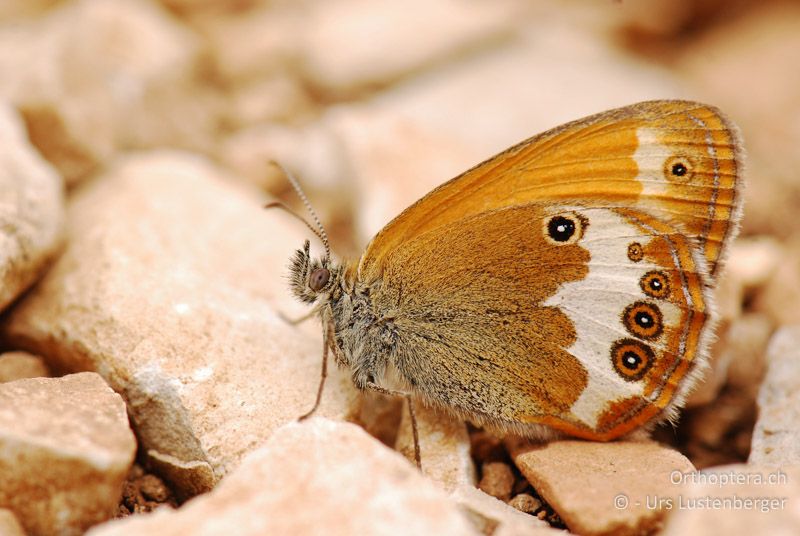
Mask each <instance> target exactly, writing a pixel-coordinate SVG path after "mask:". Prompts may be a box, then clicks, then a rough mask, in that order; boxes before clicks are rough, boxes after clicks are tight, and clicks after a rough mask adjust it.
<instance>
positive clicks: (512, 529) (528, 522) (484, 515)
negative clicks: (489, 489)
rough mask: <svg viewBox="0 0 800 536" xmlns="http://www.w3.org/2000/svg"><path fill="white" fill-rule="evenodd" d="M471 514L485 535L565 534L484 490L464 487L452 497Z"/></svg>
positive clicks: (464, 485)
mask: <svg viewBox="0 0 800 536" xmlns="http://www.w3.org/2000/svg"><path fill="white" fill-rule="evenodd" d="M450 496H451V497H452V498H453V499H455V500H456V501H458V503H459V504H460V505H461V506H462V507H463V508H464V509H466V511H467V512H468V513H469V514H470V520H471V521H472V523H473V524H474V525H475V527H476V528H477V529H478V530H479V531H480V532H481V533H483V534H492V535H496V534H498V535H503V534H506V535H509V536H510V535H511V534H520V535H521V534H530V535H534V536H535V535H542V536H545V535H553V536H555V535H556V534H563V533H562V532H561V531H557V530H555V529H552V528H550V526H549V525H548V524H547V523H545V522H543V521H541V520H540V519H538V518H536V517H534V516H532V515H528V514H525V513H523V512H520V511H519V510H517V509H515V508H512V507H510V506H509V505H507V504H506V503H504V502H503V501H501V500H498V499H496V498H494V497H492V496H491V495H488V494H487V493H484V492H482V491H481V490H479V489H477V488H475V487H474V486H470V485H468V484H463V485H461V486H459V487H457V488H456V489H455V490H453V492H452V494H451V495H450Z"/></svg>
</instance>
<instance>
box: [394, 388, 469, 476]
mask: <svg viewBox="0 0 800 536" xmlns="http://www.w3.org/2000/svg"><path fill="white" fill-rule="evenodd" d="M403 406H404V407H403V417H402V420H401V421H400V427H399V429H398V435H397V443H396V444H395V449H397V450H398V451H399V452H402V453H403V454H404V455H405V457H406V458H407V459H408V460H409V461H411V462H412V463H413V462H414V437H413V434H412V431H411V417H410V415H409V413H408V405H407V404H404V405H403ZM414 409H415V410H416V415H417V428H418V432H419V449H420V458H421V461H422V474H424V475H425V476H428V477H430V478H431V479H433V480H434V481H435V482H437V483H439V484H440V485H441V486H442V487H443V488H444V489H446V490H448V491H452V490H453V489H455V488H456V487H458V486H460V485H462V484H464V485H469V486H473V487H474V486H475V482H476V475H475V464H474V463H473V462H472V457H471V456H470V444H469V434H468V433H467V425H466V424H464V421H463V420H461V419H458V418H455V417H453V416H451V415H448V414H446V413H444V412H442V411H439V410H436V409H434V408H429V407H426V406H425V405H424V404H420V403H417V404H415V406H414Z"/></svg>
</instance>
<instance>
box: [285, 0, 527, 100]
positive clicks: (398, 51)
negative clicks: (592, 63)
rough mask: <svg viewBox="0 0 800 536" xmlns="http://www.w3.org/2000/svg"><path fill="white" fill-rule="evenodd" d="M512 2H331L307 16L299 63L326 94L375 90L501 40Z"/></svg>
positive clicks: (512, 19) (516, 7) (511, 20)
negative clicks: (365, 88)
mask: <svg viewBox="0 0 800 536" xmlns="http://www.w3.org/2000/svg"><path fill="white" fill-rule="evenodd" d="M523 5H524V3H522V2H517V1H514V0H500V1H496V2H477V3H476V2H470V1H469V0H433V1H430V0H410V1H406V2H403V3H397V2H394V1H392V0H379V1H376V0H332V1H328V2H319V3H316V4H313V7H312V9H311V10H310V11H309V13H308V14H307V19H306V21H305V22H306V26H305V28H304V29H305V30H306V31H305V32H303V36H304V37H305V39H304V42H303V45H302V46H303V48H302V60H301V61H302V65H303V69H304V73H305V75H306V76H307V77H308V78H309V80H310V81H311V83H312V84H314V85H315V86H318V87H320V88H322V89H323V90H324V91H327V92H331V93H333V94H346V93H348V92H351V91H355V90H357V89H359V88H362V87H367V88H369V87H370V86H376V85H382V84H386V83H387V82H390V81H393V80H395V79H397V78H399V77H400V76H402V75H405V74H408V73H411V72H414V71H417V70H419V69H420V68H423V67H426V66H430V65H431V64H433V63H434V62H437V61H441V60H442V59H444V58H447V57H448V56H455V55H457V54H458V53H463V52H466V51H468V50H469V49H470V48H473V49H474V48H477V46H478V45H480V44H486V43H487V42H489V41H491V40H497V39H499V38H501V37H503V36H505V37H508V36H509V35H510V34H511V32H512V31H513V29H514V27H515V26H516V25H517V24H518V22H519V21H520V19H521V17H520V15H522V14H523V10H522V7H523Z"/></svg>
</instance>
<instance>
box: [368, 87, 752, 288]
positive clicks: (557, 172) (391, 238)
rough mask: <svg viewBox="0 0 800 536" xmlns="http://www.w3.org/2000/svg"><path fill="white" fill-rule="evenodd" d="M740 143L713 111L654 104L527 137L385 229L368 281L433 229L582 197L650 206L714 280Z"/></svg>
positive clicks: (731, 211)
mask: <svg viewBox="0 0 800 536" xmlns="http://www.w3.org/2000/svg"><path fill="white" fill-rule="evenodd" d="M740 153H741V142H740V140H739V135H738V131H737V129H736V128H735V127H734V126H733V125H732V124H731V123H730V122H729V121H728V120H727V119H726V118H725V116H724V115H723V114H722V113H721V112H720V111H719V110H717V109H716V108H714V107H711V106H707V105H704V104H699V103H695V102H687V101H651V102H643V103H639V104H635V105H632V106H627V107H624V108H619V109H616V110H611V111H607V112H604V113H601V114H598V115H594V116H591V117H588V118H584V119H580V120H578V121H573V122H571V123H568V124H566V125H563V126H560V127H557V128H555V129H553V130H550V131H548V132H545V133H543V134H540V135H538V136H535V137H533V138H531V139H529V140H526V141H524V142H522V143H520V144H518V145H516V146H514V147H512V148H510V149H508V150H507V151H505V152H503V153H500V154H498V155H497V156H495V157H493V158H491V159H489V160H487V161H485V162H483V163H481V164H479V165H478V166H476V167H474V168H472V169H470V170H469V171H467V172H465V173H463V174H462V175H460V176H458V177H456V178H454V179H452V180H451V181H449V182H447V183H445V184H443V185H442V186H440V187H439V188H437V189H435V190H433V191H432V192H430V193H429V194H428V195H426V196H425V197H423V198H422V199H420V200H419V201H418V202H417V203H415V204H414V205H412V206H410V207H409V208H408V209H406V210H405V211H403V212H402V213H401V214H400V215H399V216H398V217H396V218H395V219H394V220H393V221H392V222H390V223H389V224H388V225H387V226H386V227H384V228H383V230H381V231H380V232H379V233H378V234H377V235H376V236H375V237H374V239H373V240H372V241H371V243H370V244H369V246H368V247H367V250H366V252H365V253H364V255H363V257H362V259H361V262H360V265H359V274H360V279H361V280H363V281H373V280H376V279H378V278H380V276H381V273H382V271H383V269H384V267H385V264H386V261H387V258H388V256H389V255H390V254H391V253H392V252H393V251H394V250H395V249H396V248H398V247H399V246H400V245H402V244H403V243H405V242H407V241H409V240H413V239H414V238H415V237H418V236H419V235H421V234H423V233H425V232H428V231H430V230H432V229H436V228H438V227H441V226H446V225H449V224H452V223H454V222H457V221H459V220H463V219H465V218H469V217H472V216H476V215H480V214H482V213H485V212H487V211H492V210H497V209H501V208H504V207H514V206H520V205H525V204H527V203H532V202H556V201H558V200H567V199H582V200H583V201H585V202H587V203H596V204H598V205H601V206H607V205H609V204H616V205H619V206H629V207H633V208H638V209H640V210H642V209H645V210H647V211H648V212H650V213H652V214H655V215H657V216H658V217H659V218H661V219H663V220H664V221H668V222H670V224H671V225H673V226H674V227H675V228H676V229H677V230H680V231H681V232H682V233H683V234H685V235H686V236H687V237H689V238H691V239H692V240H693V241H694V242H695V243H696V244H697V247H699V248H700V250H701V252H702V253H703V255H704V256H705V258H706V261H707V265H708V268H709V273H710V279H711V280H713V279H714V274H715V273H716V269H717V264H718V262H719V261H720V258H721V256H722V255H723V252H724V249H725V245H726V243H727V242H728V241H729V240H730V238H731V236H732V234H734V233H735V231H736V225H737V221H738V218H739V212H740V205H741V199H740V198H741V195H740V189H741V188H740V184H739V183H740V182H741V178H740V175H741V158H740Z"/></svg>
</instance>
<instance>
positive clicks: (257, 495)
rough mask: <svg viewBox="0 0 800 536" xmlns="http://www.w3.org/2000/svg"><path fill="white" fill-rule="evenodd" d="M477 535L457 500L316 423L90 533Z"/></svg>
mask: <svg viewBox="0 0 800 536" xmlns="http://www.w3.org/2000/svg"><path fill="white" fill-rule="evenodd" d="M401 533H402V534H459V535H461V534H475V533H476V532H475V531H474V530H473V529H472V528H471V527H470V526H469V523H468V521H467V519H466V517H465V516H463V515H462V514H461V512H460V511H459V509H458V507H457V506H456V504H455V503H454V502H452V501H450V500H449V499H448V498H447V496H446V495H445V494H444V492H443V491H441V490H440V489H439V488H438V487H437V486H435V485H433V484H432V483H431V482H430V481H429V480H427V479H425V478H423V477H422V476H421V475H420V474H419V473H418V472H417V471H416V469H414V467H413V466H412V465H411V464H409V463H408V462H407V461H406V460H404V459H403V458H402V457H401V456H399V455H398V454H397V453H396V452H393V451H392V450H390V449H388V448H387V447H385V446H383V445H382V444H381V443H380V442H378V441H377V440H376V439H374V438H372V437H370V436H369V435H367V434H366V433H365V432H364V431H363V430H362V429H360V428H359V427H357V426H355V425H353V424H342V423H334V422H331V421H328V420H325V419H320V418H314V419H311V420H309V421H306V422H304V423H302V424H296V423H292V424H288V425H286V426H285V427H283V428H280V429H278V430H276V431H275V433H274V434H273V435H272V437H270V439H269V440H267V442H266V443H265V444H264V445H263V446H261V447H259V448H258V449H256V450H255V451H253V452H252V453H251V454H250V455H248V456H247V457H246V458H245V459H244V460H243V461H242V464H241V466H240V467H239V468H238V469H237V470H236V471H234V472H232V473H231V474H230V475H228V476H227V477H226V478H225V479H224V480H223V481H222V482H221V483H220V485H219V486H218V487H217V488H216V489H215V490H214V491H213V492H211V493H209V494H207V495H204V496H202V497H197V498H195V499H193V500H192V501H190V502H188V503H187V504H185V505H184V506H183V507H181V508H180V509H179V510H177V511H156V512H155V513H153V514H150V515H143V516H133V517H129V518H128V519H125V520H121V521H115V522H112V523H109V524H107V525H105V526H102V527H98V528H95V529H93V530H92V531H90V532H89V535H90V536H122V535H128V534H130V535H134V534H136V535H138V534H159V535H161V536H168V535H173V534H174V535H176V536H177V535H182V534H192V535H195V536H205V535H216V534H237V535H238V536H250V535H253V536H255V535H263V534H307V535H312V534H325V535H329V536H336V535H340V534H341V535H345V534H364V535H369V534H401Z"/></svg>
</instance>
